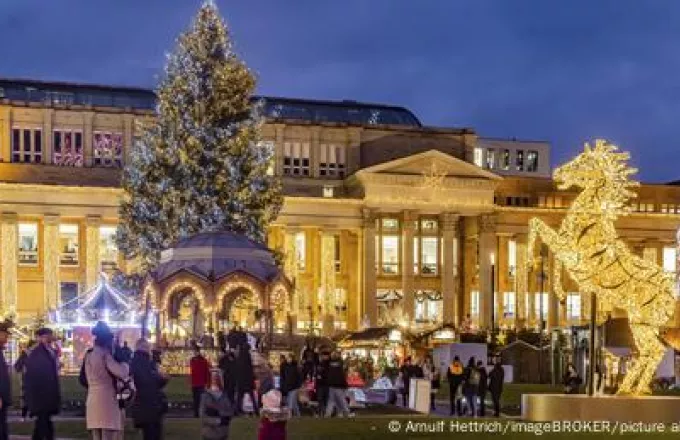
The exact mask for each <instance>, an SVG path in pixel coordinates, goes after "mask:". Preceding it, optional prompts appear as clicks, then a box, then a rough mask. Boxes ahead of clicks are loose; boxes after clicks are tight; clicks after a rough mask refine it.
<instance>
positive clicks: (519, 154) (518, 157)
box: [515, 150, 524, 171]
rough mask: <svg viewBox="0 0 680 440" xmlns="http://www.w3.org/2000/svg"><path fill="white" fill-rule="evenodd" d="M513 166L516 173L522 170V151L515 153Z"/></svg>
mask: <svg viewBox="0 0 680 440" xmlns="http://www.w3.org/2000/svg"><path fill="white" fill-rule="evenodd" d="M515 166H516V168H517V171H522V170H523V169H524V150H517V151H515Z"/></svg>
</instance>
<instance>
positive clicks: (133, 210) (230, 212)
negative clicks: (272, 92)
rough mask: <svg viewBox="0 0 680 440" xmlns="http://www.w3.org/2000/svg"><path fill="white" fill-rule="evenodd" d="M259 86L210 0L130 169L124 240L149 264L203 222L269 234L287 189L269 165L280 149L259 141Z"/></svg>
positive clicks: (186, 37) (132, 254)
mask: <svg viewBox="0 0 680 440" xmlns="http://www.w3.org/2000/svg"><path fill="white" fill-rule="evenodd" d="M254 89H255V77H254V76H253V74H252V73H251V72H250V70H249V69H248V68H247V67H246V65H245V63H244V62H243V61H242V60H240V59H239V57H238V56H237V55H236V53H235V52H234V49H233V47H232V42H231V38H230V35H229V31H228V29H227V26H226V24H225V22H224V21H223V20H222V18H221V17H220V15H219V12H218V10H217V7H216V6H215V5H214V4H213V3H212V2H211V1H208V2H206V3H204V5H203V6H202V7H201V9H200V10H199V11H198V15H197V16H196V18H195V19H194V22H193V23H192V25H191V27H190V28H189V30H188V31H187V32H185V33H184V34H182V35H181V36H180V37H179V39H178V40H177V47H176V48H175V50H174V52H173V53H172V54H170V55H169V56H168V61H167V65H166V70H165V75H164V77H163V79H162V80H161V82H160V84H159V86H158V89H157V95H158V99H159V103H158V106H157V111H156V118H155V121H154V122H153V123H151V124H150V125H148V126H146V127H144V129H143V130H144V134H143V136H142V138H141V140H140V141H139V142H137V143H136V145H135V146H134V148H133V151H132V154H131V161H130V163H129V165H128V166H127V167H126V169H125V172H124V176H123V189H124V190H125V197H124V200H123V202H122V205H121V208H120V218H121V223H120V226H119V228H118V234H117V243H118V246H119V249H120V250H121V251H122V252H123V253H124V254H125V256H126V257H127V258H139V261H140V263H141V269H143V270H146V269H149V268H150V267H153V265H154V264H155V263H156V262H157V260H158V257H159V255H160V251H161V250H162V249H164V248H167V247H169V246H171V245H172V244H173V243H175V242H176V241H177V240H178V239H181V238H183V237H186V236H190V235H193V234H196V233H199V232H205V231H222V230H226V231H234V232H238V233H243V234H245V235H246V236H248V237H249V238H251V239H253V240H256V241H258V242H264V241H265V239H266V228H267V225H268V224H269V223H270V222H271V221H272V220H274V219H275V218H276V216H277V215H278V212H279V210H280V208H281V204H282V196H281V193H280V183H279V181H278V180H277V179H276V178H275V177H274V176H272V175H270V173H268V170H269V168H270V166H271V164H272V161H273V159H274V152H273V149H272V147H271V146H269V145H268V144H265V143H262V142H260V138H259V131H260V126H261V123H262V119H261V118H260V116H259V105H258V104H255V105H253V104H252V94H253V91H254Z"/></svg>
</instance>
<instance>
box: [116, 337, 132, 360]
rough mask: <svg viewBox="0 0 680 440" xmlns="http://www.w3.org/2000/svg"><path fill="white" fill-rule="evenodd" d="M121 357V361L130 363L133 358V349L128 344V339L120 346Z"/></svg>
mask: <svg viewBox="0 0 680 440" xmlns="http://www.w3.org/2000/svg"><path fill="white" fill-rule="evenodd" d="M119 356H120V359H118V360H119V362H125V363H128V364H129V363H130V360H132V350H131V349H130V347H129V346H128V343H127V341H123V346H122V347H120V355H119Z"/></svg>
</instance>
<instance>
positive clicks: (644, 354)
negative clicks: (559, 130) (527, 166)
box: [528, 140, 675, 395]
mask: <svg viewBox="0 0 680 440" xmlns="http://www.w3.org/2000/svg"><path fill="white" fill-rule="evenodd" d="M628 159H629V155H628V153H624V152H618V148H617V147H616V146H614V145H611V144H609V143H607V142H606V141H604V140H596V141H595V145H594V147H592V148H591V147H590V145H588V144H586V145H585V149H584V151H583V153H581V154H580V155H579V156H577V157H576V158H575V159H574V160H572V161H571V162H569V163H567V164H565V165H563V166H561V167H559V168H557V169H556V170H555V172H554V175H553V178H554V180H555V182H556V183H557V184H558V188H559V189H563V190H565V189H569V188H572V187H576V188H579V189H580V190H581V192H580V193H579V195H578V196H577V197H576V199H575V200H574V201H573V203H572V204H571V207H570V208H569V211H568V212H567V214H566V215H565V217H564V219H563V221H562V224H561V225H560V227H559V230H554V229H552V228H551V227H549V226H548V225H546V224H545V223H544V222H543V221H542V220H540V219H538V218H533V219H531V220H530V222H529V242H528V253H529V258H530V261H534V260H533V249H534V244H535V242H536V239H537V238H540V240H541V241H542V242H543V243H544V244H545V245H547V246H548V248H549V249H550V250H551V252H552V254H553V256H554V258H555V265H554V272H553V280H554V284H555V294H556V295H557V296H558V298H559V299H560V300H561V301H564V299H565V298H566V296H565V293H564V290H563V289H562V286H561V285H560V276H561V275H562V270H563V269H564V270H565V271H566V273H567V274H568V276H569V277H571V278H572V279H573V280H574V281H575V282H576V284H577V285H578V287H579V290H580V291H581V292H582V293H587V294H591V295H595V296H596V298H597V301H598V309H600V310H603V311H604V312H608V311H612V310H613V309H614V308H618V309H622V310H624V311H626V313H627V314H628V320H629V323H630V328H631V332H632V334H633V339H634V342H635V350H634V355H633V357H632V360H631V364H630V366H629V367H628V369H627V370H628V371H627V374H626V376H625V378H624V380H623V382H622V384H621V386H620V387H619V391H618V393H619V394H634V395H640V394H649V393H650V392H651V389H650V383H651V381H652V380H653V378H654V374H655V372H656V369H657V366H658V364H659V362H660V361H661V358H662V357H663V354H664V352H665V348H664V345H663V343H662V342H661V339H660V336H659V330H660V327H662V326H664V325H665V324H666V323H667V322H668V320H669V319H670V318H671V317H672V315H673V311H674V307H675V299H674V296H673V291H674V289H673V286H674V281H673V278H672V276H671V275H669V274H667V273H666V272H664V270H663V268H662V267H660V266H658V265H657V264H656V263H655V262H653V261H649V260H645V259H643V258H640V257H638V256H637V255H635V254H633V253H632V252H631V251H630V250H629V249H628V247H627V246H626V244H625V243H624V242H623V241H622V240H620V239H619V237H618V235H617V232H616V228H615V227H614V222H615V220H616V219H617V218H618V217H619V216H622V215H627V214H628V213H629V212H630V206H629V204H628V202H629V200H630V199H631V198H633V197H635V196H636V194H635V192H634V191H633V188H635V187H636V186H637V185H638V183H637V182H635V181H632V180H630V178H629V177H630V175H631V174H634V173H635V172H636V170H635V169H633V168H630V167H629V166H628V165H627V161H628Z"/></svg>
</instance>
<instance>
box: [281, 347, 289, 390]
mask: <svg viewBox="0 0 680 440" xmlns="http://www.w3.org/2000/svg"><path fill="white" fill-rule="evenodd" d="M287 366H288V359H286V356H285V355H281V356H280V357H279V391H281V395H282V396H284V397H285V396H286V393H287V392H288V390H287V389H286V367H287Z"/></svg>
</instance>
